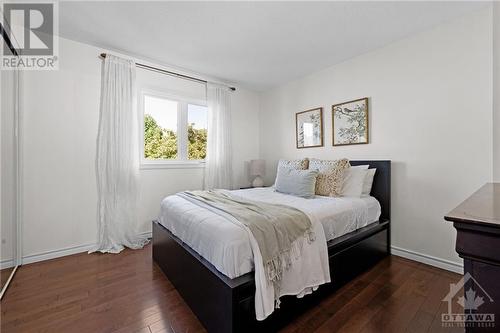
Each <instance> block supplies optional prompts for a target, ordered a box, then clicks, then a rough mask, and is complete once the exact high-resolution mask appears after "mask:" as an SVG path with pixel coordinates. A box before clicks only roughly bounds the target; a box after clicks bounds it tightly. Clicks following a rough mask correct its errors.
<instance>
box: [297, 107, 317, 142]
mask: <svg viewBox="0 0 500 333" xmlns="http://www.w3.org/2000/svg"><path fill="white" fill-rule="evenodd" d="M295 126H296V139H297V148H311V147H322V146H323V108H316V109H311V110H307V111H302V112H298V113H296V114H295Z"/></svg>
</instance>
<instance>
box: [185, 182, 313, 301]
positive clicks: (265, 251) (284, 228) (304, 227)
mask: <svg viewBox="0 0 500 333" xmlns="http://www.w3.org/2000/svg"><path fill="white" fill-rule="evenodd" d="M178 195H180V196H182V197H184V198H186V199H191V200H198V201H201V202H203V203H205V204H206V205H209V206H211V207H214V208H216V209H220V210H222V211H224V212H225V213H227V214H229V215H231V216H233V217H234V218H236V219H237V220H238V221H239V222H240V223H242V224H243V225H245V226H246V227H247V228H248V229H249V230H250V232H251V233H252V235H253V237H254V238H255V240H256V242H257V244H258V246H259V250H260V253H261V256H262V261H263V263H264V268H265V272H266V276H267V280H268V281H269V282H270V283H273V286H274V288H275V289H276V290H277V291H279V287H280V281H281V279H282V277H283V271H285V270H287V269H288V268H289V267H290V265H291V262H292V256H294V257H299V256H300V254H301V250H302V247H303V242H304V241H308V242H312V241H314V233H313V231H312V224H311V221H310V220H309V217H307V215H306V214H304V213H303V212H302V211H300V210H298V209H296V208H293V207H289V206H285V205H278V204H268V203H264V202H257V201H249V200H241V199H237V198H235V197H232V196H231V195H230V194H229V192H227V191H221V190H211V191H186V192H182V193H179V194H178ZM275 295H276V297H277V295H279V292H276V293H275Z"/></svg>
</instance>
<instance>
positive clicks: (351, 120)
mask: <svg viewBox="0 0 500 333" xmlns="http://www.w3.org/2000/svg"><path fill="white" fill-rule="evenodd" d="M332 128H333V134H332V135H333V145H334V146H344V145H358V144H364V143H368V98H367V97H366V98H361V99H356V100H353V101H349V102H345V103H341V104H335V105H332Z"/></svg>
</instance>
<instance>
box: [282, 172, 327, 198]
mask: <svg viewBox="0 0 500 333" xmlns="http://www.w3.org/2000/svg"><path fill="white" fill-rule="evenodd" d="M317 175H318V171H317V170H296V169H290V168H278V174H277V175H276V183H275V184H274V186H275V188H276V191H277V192H281V193H286V194H291V195H296V196H298V197H303V198H313V197H314V190H315V188H316V176H317Z"/></svg>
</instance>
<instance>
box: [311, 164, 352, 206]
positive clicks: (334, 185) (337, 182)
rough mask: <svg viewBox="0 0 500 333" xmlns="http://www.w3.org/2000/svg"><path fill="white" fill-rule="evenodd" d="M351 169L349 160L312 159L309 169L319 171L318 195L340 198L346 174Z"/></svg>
mask: <svg viewBox="0 0 500 333" xmlns="http://www.w3.org/2000/svg"><path fill="white" fill-rule="evenodd" d="M350 167H351V165H350V164H349V160H348V159H347V158H343V159H340V160H318V159H315V158H313V159H311V160H310V161H309V169H311V170H318V171H319V173H318V176H317V178H316V194H317V195H325V196H330V197H338V196H340V194H341V191H342V182H343V179H344V172H345V170H347V169H349V168H350Z"/></svg>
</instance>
